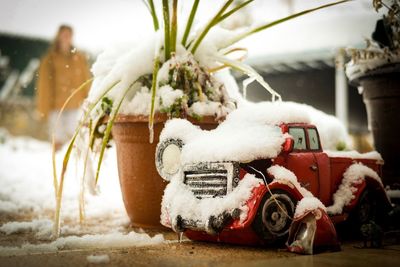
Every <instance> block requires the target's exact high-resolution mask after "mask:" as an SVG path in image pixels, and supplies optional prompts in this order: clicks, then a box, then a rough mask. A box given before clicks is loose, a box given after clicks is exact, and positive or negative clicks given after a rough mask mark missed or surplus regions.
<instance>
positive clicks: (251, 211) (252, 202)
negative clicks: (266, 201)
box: [241, 181, 303, 227]
mask: <svg viewBox="0 0 400 267" xmlns="http://www.w3.org/2000/svg"><path fill="white" fill-rule="evenodd" d="M268 186H269V189H270V190H271V191H272V190H275V189H281V190H284V191H286V192H287V193H288V194H289V195H291V196H292V197H293V198H294V199H296V200H297V201H299V200H301V199H302V198H303V195H302V194H301V193H300V192H299V191H298V190H297V188H296V187H295V186H294V185H293V184H292V183H290V182H286V183H282V182H280V181H273V182H271V183H269V184H268ZM267 192H269V190H268V188H267V186H266V185H264V184H261V185H259V186H258V187H255V188H254V189H253V191H252V195H251V197H250V198H249V199H248V200H247V202H246V206H247V207H248V213H247V218H246V219H245V220H244V221H243V223H242V224H241V226H242V227H247V226H250V225H251V223H252V222H253V220H254V218H255V216H256V214H257V210H258V208H259V206H260V203H261V201H262V199H263V198H264V196H265V194H266V193H267Z"/></svg>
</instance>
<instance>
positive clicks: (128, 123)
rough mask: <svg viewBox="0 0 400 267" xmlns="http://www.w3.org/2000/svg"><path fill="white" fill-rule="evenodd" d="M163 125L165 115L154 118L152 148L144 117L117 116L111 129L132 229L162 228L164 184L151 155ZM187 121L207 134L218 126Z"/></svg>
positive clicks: (208, 121) (211, 119)
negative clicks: (133, 227) (207, 131)
mask: <svg viewBox="0 0 400 267" xmlns="http://www.w3.org/2000/svg"><path fill="white" fill-rule="evenodd" d="M166 121H167V116H166V115H160V114H157V115H156V116H155V121H154V142H153V143H152V144H150V143H149V128H148V117H147V116H125V115H120V116H118V117H117V119H116V120H115V123H114V126H113V128H112V135H113V138H114V140H115V143H116V148H117V160H118V174H119V181H120V185H121V191H122V197H123V200H124V204H125V208H126V211H127V213H128V215H129V218H130V220H131V223H132V225H133V226H135V227H142V228H162V227H163V226H162V225H161V224H160V211H161V198H162V195H163V192H164V189H165V186H166V185H167V182H165V181H164V180H163V179H162V178H161V177H160V176H159V174H158V172H157V170H156V167H155V151H156V146H157V143H158V141H159V135H160V132H161V130H162V129H163V127H164V124H165V122H166ZM191 121H192V122H193V123H195V124H197V125H199V126H200V127H201V128H202V129H207V130H210V129H214V128H216V126H217V125H218V123H217V122H216V121H215V119H214V117H205V118H204V119H203V120H202V121H201V122H198V121H194V120H191Z"/></svg>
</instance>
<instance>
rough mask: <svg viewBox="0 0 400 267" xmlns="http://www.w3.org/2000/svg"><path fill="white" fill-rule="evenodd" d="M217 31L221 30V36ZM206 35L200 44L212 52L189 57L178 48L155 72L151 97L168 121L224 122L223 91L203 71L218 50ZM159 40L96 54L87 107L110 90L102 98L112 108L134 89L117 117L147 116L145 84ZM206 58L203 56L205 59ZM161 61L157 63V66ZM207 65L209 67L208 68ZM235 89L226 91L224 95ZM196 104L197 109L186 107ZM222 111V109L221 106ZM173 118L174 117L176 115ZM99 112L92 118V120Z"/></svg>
mask: <svg viewBox="0 0 400 267" xmlns="http://www.w3.org/2000/svg"><path fill="white" fill-rule="evenodd" d="M221 31H222V30H221ZM212 36H213V35H210V37H209V38H207V39H206V40H205V42H206V43H207V42H210V43H212V42H214V43H215V44H214V46H215V49H211V48H210V46H205V47H206V48H207V49H203V50H204V51H203V50H202V49H199V51H198V52H197V53H196V54H195V55H192V54H191V53H189V52H188V51H187V50H186V49H185V48H184V47H183V46H182V45H178V46H177V51H176V53H175V54H174V55H173V56H172V57H171V59H169V60H166V61H165V62H162V64H161V67H160V70H159V72H158V77H157V83H158V86H159V88H158V90H157V95H156V101H155V104H156V109H155V111H156V112H164V113H168V114H170V115H171V116H174V117H179V116H182V115H193V116H207V115H214V114H220V115H221V116H225V115H226V114H227V113H228V112H229V111H230V110H231V109H232V108H234V106H232V105H229V100H230V97H229V94H228V93H227V91H226V89H225V85H224V84H223V83H221V82H220V81H219V80H217V79H215V78H214V77H213V75H211V74H210V73H208V71H207V69H208V68H210V67H211V66H215V65H216V63H215V59H214V60H212V58H211V59H210V57H212V55H210V53H211V52H210V51H212V53H217V52H216V51H217V49H219V48H220V47H219V45H218V44H217V43H216V42H217V40H216V38H213V37H212ZM161 42H162V38H161V36H160V33H159V32H156V33H154V34H149V35H147V36H145V37H143V38H141V39H140V41H138V42H136V43H134V44H132V45H131V46H130V49H127V48H126V47H125V46H121V47H112V48H110V49H109V50H106V51H104V52H103V53H101V54H100V55H99V56H98V58H97V60H96V62H95V63H94V65H93V67H92V72H93V75H94V78H95V79H94V82H93V85H92V88H91V90H90V93H89V97H88V102H89V103H95V102H96V101H97V100H98V99H99V97H100V96H102V95H103V94H105V93H106V92H107V90H108V89H109V88H110V87H111V86H112V85H113V84H116V83H117V85H116V86H115V88H113V89H112V90H110V91H109V92H108V93H106V96H107V97H108V98H109V99H111V100H112V101H113V102H115V103H117V102H118V101H120V100H121V99H122V98H123V95H124V92H125V90H126V89H128V88H129V86H131V85H132V84H134V83H136V85H134V86H133V87H132V88H131V90H130V92H129V93H128V95H127V97H126V98H125V99H124V101H123V103H122V105H121V108H120V111H119V113H123V114H128V115H149V114H150V106H151V93H150V90H151V83H152V76H151V74H152V71H153V66H154V57H155V51H156V53H157V51H158V49H160V46H161ZM206 52H207V53H206ZM212 53H211V54H212ZM162 61H163V60H162ZM210 62H213V63H212V64H211V63H210ZM232 90H233V91H234V90H235V89H232V88H230V90H229V91H232ZM197 102H200V103H201V104H202V107H199V106H197V107H196V106H195V107H194V108H191V107H192V104H194V103H197ZM226 105H228V106H229V107H228V106H226ZM178 113H179V114H178ZM98 114H99V108H98V109H97V110H95V111H94V112H92V116H98Z"/></svg>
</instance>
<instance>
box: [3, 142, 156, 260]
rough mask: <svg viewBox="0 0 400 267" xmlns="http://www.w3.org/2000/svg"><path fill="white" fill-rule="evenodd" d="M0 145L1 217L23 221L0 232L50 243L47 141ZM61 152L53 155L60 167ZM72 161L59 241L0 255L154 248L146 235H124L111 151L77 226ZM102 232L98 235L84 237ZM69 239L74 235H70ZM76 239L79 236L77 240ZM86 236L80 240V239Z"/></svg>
mask: <svg viewBox="0 0 400 267" xmlns="http://www.w3.org/2000/svg"><path fill="white" fill-rule="evenodd" d="M3 142H4V143H3V144H2V145H1V146H0V177H1V179H0V213H1V214H2V215H10V216H11V217H12V216H14V215H15V214H17V215H18V217H22V218H23V219H24V220H27V219H30V218H31V217H33V218H32V220H31V221H13V222H7V223H4V224H3V225H1V226H0V233H2V234H5V235H12V234H28V233H32V234H34V236H35V238H36V239H37V240H41V241H43V240H50V239H51V235H52V231H53V221H52V217H53V212H54V207H55V201H54V188H53V184H52V183H53V177H52V164H51V146H50V144H49V143H47V142H41V141H37V140H35V139H31V138H24V137H11V136H7V135H4V140H3ZM63 154H64V153H63V151H61V152H59V153H57V163H60V162H61V159H62V156H63ZM73 163H74V156H73V157H72V158H71V165H70V167H71V168H70V169H69V171H68V172H67V175H66V178H65V186H64V198H63V206H62V219H63V220H65V222H63V223H62V228H61V236H63V237H61V238H59V239H57V240H55V241H54V242H51V243H40V244H24V245H22V246H21V247H0V255H14V254H26V253H30V252H44V251H46V252H48V251H56V250H59V249H65V248H84V247H99V246H100V247H104V248H108V247H111V248H112V247H119V246H136V245H147V244H158V243H160V242H162V241H163V237H162V236H155V237H153V238H151V237H149V236H148V235H147V234H144V233H135V232H131V233H129V234H125V233H124V232H125V231H126V227H127V225H128V224H129V218H128V216H127V215H126V212H125V208H124V205H123V202H122V196H121V190H120V186H119V180H118V173H117V166H116V153H115V150H114V148H110V149H109V150H108V151H107V152H106V158H105V160H104V162H103V168H102V173H101V177H100V179H99V189H100V191H101V193H100V194H99V195H90V194H86V195H85V204H86V221H85V224H84V225H82V226H81V225H80V224H79V219H78V217H79V216H78V194H79V190H78V189H79V176H80V175H81V170H77V169H75V166H74V164H73ZM87 233H100V234H97V235H93V234H92V235H84V234H87ZM71 235H72V236H71ZM76 235H77V236H76ZM81 235H84V236H82V237H79V236H81Z"/></svg>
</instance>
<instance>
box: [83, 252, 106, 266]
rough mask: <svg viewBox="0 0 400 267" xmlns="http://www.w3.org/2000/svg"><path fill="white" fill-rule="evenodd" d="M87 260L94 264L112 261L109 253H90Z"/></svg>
mask: <svg viewBox="0 0 400 267" xmlns="http://www.w3.org/2000/svg"><path fill="white" fill-rule="evenodd" d="M86 260H87V261H88V262H89V263H93V264H101V263H109V262H110V256H108V255H107V254H103V255H89V256H87V257H86Z"/></svg>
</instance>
